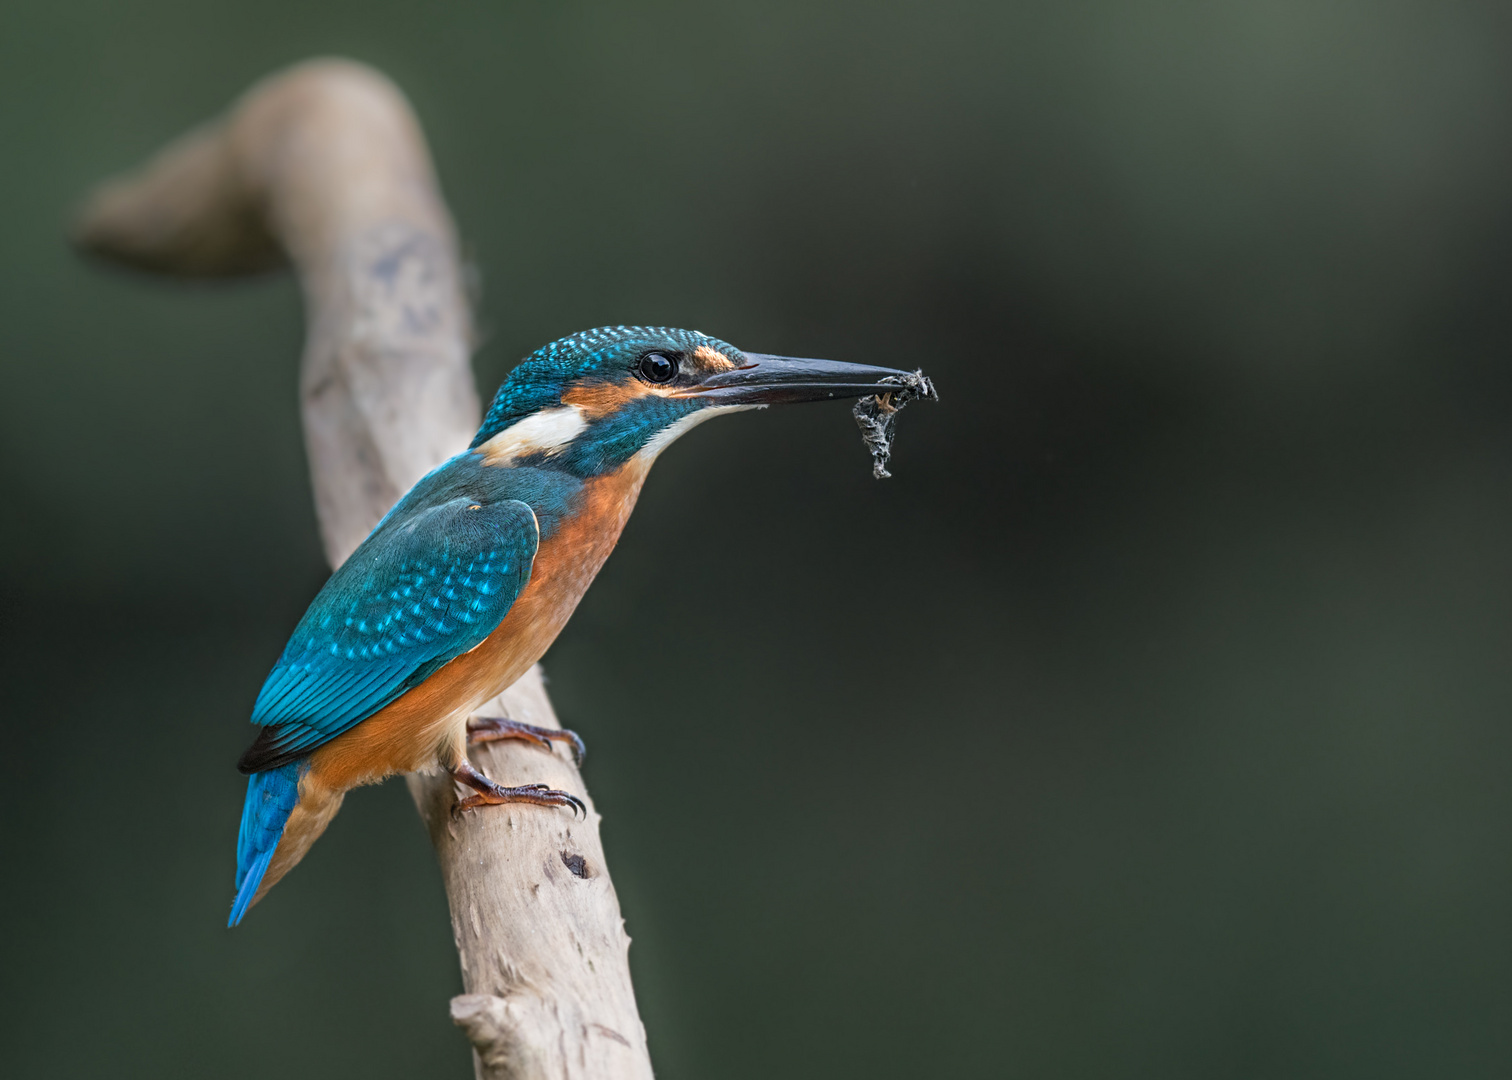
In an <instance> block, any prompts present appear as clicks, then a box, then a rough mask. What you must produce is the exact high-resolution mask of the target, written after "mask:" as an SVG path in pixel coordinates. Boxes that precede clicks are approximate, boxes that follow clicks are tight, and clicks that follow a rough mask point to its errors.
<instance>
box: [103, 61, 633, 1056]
mask: <svg viewBox="0 0 1512 1080" xmlns="http://www.w3.org/2000/svg"><path fill="white" fill-rule="evenodd" d="M74 240H75V243H76V244H77V245H78V246H79V247H81V248H82V249H84V250H86V251H89V252H92V253H94V254H98V255H101V256H104V257H107V258H109V259H112V260H114V261H117V262H122V263H127V264H130V265H133V266H137V267H140V268H143V269H147V270H151V271H155V272H158V273H165V274H173V275H180V276H190V277H206V276H233V275H241V274H248V273H255V272H258V271H262V270H268V269H273V268H276V267H278V266H281V265H283V264H284V263H285V262H289V263H292V264H293V267H294V269H295V271H296V272H297V273H298V275H299V279H300V282H301V285H302V286H303V289H304V295H305V302H306V308H307V318H308V333H307V338H306V342H305V350H304V360H303V366H302V372H301V379H300V402H301V409H302V414H303V420H304V433H305V442H306V445H307V448H308V452H309V460H310V472H311V482H312V484H313V486H314V490H315V505H316V510H317V512H318V515H319V520H320V531H321V537H322V539H323V541H324V544H325V551H326V556H327V558H328V559H329V560H330V563H331V565H332V566H333V567H335V566H339V565H340V564H341V562H342V561H343V560H344V559H346V557H347V556H348V555H350V554H351V552H352V550H353V549H354V548H356V546H357V545H358V543H360V542H361V541H362V539H363V537H365V536H366V535H367V534H368V532H369V530H371V529H372V527H373V526H374V525H375V524H377V522H378V519H379V518H381V517H382V516H383V514H384V513H385V512H387V510H388V508H389V507H390V506H392V505H393V504H394V502H395V501H396V500H397V499H398V498H399V496H400V495H402V494H403V493H404V492H405V491H407V490H408V489H409V488H410V486H411V485H413V484H414V483H415V481H416V480H418V479H420V477H421V476H423V475H424V474H425V473H426V472H428V471H429V470H430V469H431V468H433V467H435V466H436V465H438V464H439V463H440V462H442V461H444V460H445V459H446V458H447V457H449V456H451V455H452V454H455V453H457V452H458V451H460V450H462V449H463V448H465V447H466V445H467V443H468V440H469V439H470V438H471V436H472V433H473V432H474V431H475V430H476V428H477V426H478V422H479V414H480V409H479V403H478V397H477V394H476V392H475V390H474V386H473V380H472V371H471V368H470V364H469V356H470V352H471V318H470V313H469V311H468V305H467V300H466V297H465V295H464V290H463V285H462V273H461V269H460V263H459V259H458V256H457V243H456V236H455V231H454V229H453V226H452V222H451V218H450V216H449V214H448V213H447V210H446V206H445V204H444V203H443V202H442V199H441V196H440V193H439V190H438V188H437V183H436V177H435V173H434V170H433V168H432V166H431V161H430V155H429V153H428V151H427V149H426V146H425V139H424V136H423V135H422V133H421V131H420V127H419V124H418V123H417V122H416V120H415V117H414V114H413V113H412V112H411V111H410V108H409V106H408V104H407V103H406V102H405V100H404V97H403V95H401V94H400V93H399V91H398V90H397V88H395V87H394V86H393V84H392V83H390V82H389V81H388V80H387V79H385V78H384V77H383V76H382V75H380V74H378V73H377V72H375V71H373V70H372V69H370V68H366V67H363V66H361V65H358V64H353V63H349V62H345V61H336V60H325V61H315V62H311V63H307V64H302V65H299V66H297V67H294V68H291V69H289V70H287V71H284V72H281V73H279V74H276V75H274V76H272V77H270V78H268V79H266V80H265V81H263V82H261V83H259V84H257V85H256V86H254V87H253V88H252V89H251V90H249V91H248V92H247V93H246V94H245V95H244V96H243V97H242V98H241V100H240V101H239V102H237V103H236V104H235V105H234V106H233V107H232V109H231V110H230V111H229V113H228V114H227V115H226V116H225V117H224V118H222V119H220V120H217V121H214V122H212V123H211V124H208V125H206V126H205V127H202V128H200V129H198V130H196V131H193V132H190V133H189V134H188V135H185V136H184V137H182V138H181V139H179V140H178V141H176V142H174V143H172V144H171V145H169V146H168V147H167V148H166V149H164V150H163V151H162V152H161V153H159V154H158V156H157V157H156V158H154V159H153V160H152V161H150V162H149V163H148V164H147V165H146V166H144V167H143V168H142V169H141V170H140V171H138V172H136V173H135V174H133V175H130V176H127V177H125V178H123V179H118V180H114V181H111V182H109V183H107V184H105V185H104V186H103V187H102V188H101V189H100V190H99V191H97V192H96V193H95V194H94V195H93V196H92V197H91V198H90V200H89V201H88V203H87V205H86V206H85V208H84V210H83V212H82V213H81V215H80V218H79V221H78V223H77V226H76V229H75V232H74ZM484 712H485V713H487V714H489V715H501V716H509V717H511V718H513V719H516V720H523V721H526V722H527V723H531V724H537V725H541V726H547V727H557V726H560V725H559V724H558V722H557V719H556V715H555V713H554V712H553V711H552V708H551V703H550V701H549V700H548V699H547V697H546V692H545V689H544V687H543V686H542V680H541V673H540V670H539V668H536V669H535V670H532V671H531V672H530V673H529V674H528V675H526V676H525V677H524V678H522V679H521V680H520V681H519V682H518V683H516V684H515V685H514V686H512V687H511V688H510V689H508V690H506V691H505V692H504V693H503V694H502V695H500V696H499V698H498V699H497V700H496V701H494V702H493V703H491V705H490V706H489V707H488V708H486V709H485V710H484ZM472 759H473V763H474V764H475V765H476V766H478V767H479V768H481V769H482V770H483V771H484V772H486V773H487V774H488V775H489V776H490V777H491V778H493V779H494V780H497V781H498V782H500V783H502V784H506V785H516V784H523V783H545V784H548V785H550V786H551V787H554V788H560V789H563V790H566V791H570V792H572V793H573V794H575V795H577V796H578V797H579V798H581V799H582V800H583V801H584V803H585V804H586V805H587V807H588V815H587V820H586V821H583V822H578V821H575V820H573V818H572V817H571V815H569V814H566V813H552V812H548V811H542V810H540V809H538V808H533V807H517V806H501V807H494V808H490V809H489V810H487V811H486V812H483V813H473V814H469V815H465V816H463V817H462V818H460V819H454V818H453V816H452V814H451V807H452V805H453V803H454V802H455V799H456V795H455V792H454V790H453V786H452V783H451V781H450V779H449V778H447V777H445V776H437V777H416V776H411V777H409V778H408V782H409V788H410V793H411V794H412V795H413V797H414V800H415V805H416V806H417V807H418V808H419V810H420V814H421V816H422V817H423V818H424V819H425V822H426V825H427V827H428V828H429V831H430V836H431V840H432V842H433V843H434V844H435V847H436V855H437V857H438V859H439V860H440V863H441V873H442V876H443V878H444V880H445V883H446V895H447V899H448V901H449V903H450V906H451V919H452V933H453V936H454V939H455V941H456V944H457V952H458V955H459V958H460V961H461V965H462V981H463V985H464V987H465V989H466V993H464V994H462V995H461V996H459V997H457V998H454V999H453V1000H452V1006H451V1008H452V1017H453V1019H454V1020H455V1021H456V1023H457V1024H458V1025H459V1026H460V1027H462V1028H463V1030H464V1031H466V1033H467V1035H468V1037H469V1038H470V1039H471V1040H472V1043H473V1047H474V1051H475V1054H474V1062H475V1065H476V1068H477V1075H478V1076H479V1077H480V1078H489V1080H495V1078H503V1077H511V1078H531V1080H534V1078H536V1077H542V1078H544V1077H547V1076H550V1077H553V1078H555V1077H568V1078H574V1080H576V1078H587V1077H593V1078H595V1080H601V1078H613V1080H621V1078H623V1080H632V1078H634V1080H648V1078H649V1077H650V1076H651V1062H650V1057H649V1055H648V1053H647V1049H646V1035H645V1029H644V1028H643V1027H642V1025H641V1022H640V1017H639V1014H638V1013H637V1011H636V1006H635V992H634V989H633V987H632V985H631V982H630V968H629V956H628V950H629V945H630V939H629V937H628V936H626V934H625V930H624V922H623V920H622V919H621V917H620V910H619V900H618V898H617V897H616V896H615V892H614V886H613V885H612V884H611V882H610V880H609V871H608V867H607V866H606V864H605V862H604V852H603V847H602V845H601V843H600V841H599V821H600V818H599V815H598V813H597V812H596V811H595V810H594V808H593V803H592V801H591V800H590V799H589V797H588V793H587V791H586V789H585V788H584V787H583V781H582V777H581V776H579V775H578V771H577V769H576V768H574V767H573V766H572V764H570V763H569V762H568V761H566V760H565V759H564V758H563V757H562V756H560V755H547V754H545V753H543V752H542V751H541V750H539V749H537V748H535V747H531V746H527V745H525V744H523V743H519V742H516V741H504V742H493V743H486V744H483V745H481V746H478V747H475V748H474V749H473V750H472Z"/></svg>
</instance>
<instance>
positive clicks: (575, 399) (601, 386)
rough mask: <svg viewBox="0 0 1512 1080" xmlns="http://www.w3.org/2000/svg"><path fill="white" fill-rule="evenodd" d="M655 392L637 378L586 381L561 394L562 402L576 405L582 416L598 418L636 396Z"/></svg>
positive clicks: (617, 408)
mask: <svg viewBox="0 0 1512 1080" xmlns="http://www.w3.org/2000/svg"><path fill="white" fill-rule="evenodd" d="M655 392H656V391H654V390H653V389H652V388H651V387H649V386H647V385H646V384H645V383H643V382H641V381H639V380H638V379H637V380H632V381H630V382H628V383H587V384H584V385H581V386H574V387H571V388H570V389H568V390H567V392H566V393H564V394H563V395H562V404H563V405H576V406H577V407H578V408H579V409H582V410H583V416H584V418H586V419H588V420H599V419H602V418H603V417H605V416H608V415H609V414H610V413H612V412H617V411H618V410H619V409H621V408H623V407H624V406H625V405H627V404H628V403H630V402H631V401H634V400H635V399H636V398H640V397H645V396H646V395H648V394H653V393H655Z"/></svg>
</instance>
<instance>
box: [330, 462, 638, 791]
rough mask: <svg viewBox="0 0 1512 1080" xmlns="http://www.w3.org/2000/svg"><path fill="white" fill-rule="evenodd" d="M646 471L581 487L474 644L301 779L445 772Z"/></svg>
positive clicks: (556, 625) (573, 595)
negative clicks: (514, 593) (523, 580)
mask: <svg viewBox="0 0 1512 1080" xmlns="http://www.w3.org/2000/svg"><path fill="white" fill-rule="evenodd" d="M649 464H650V463H649V462H641V461H640V460H639V459H632V460H631V461H630V462H629V463H628V464H626V465H625V466H624V467H622V468H621V469H619V471H617V472H614V473H610V474H608V475H606V476H600V477H595V478H594V479H592V480H590V481H588V482H587V483H586V484H585V485H584V486H583V490H582V492H581V493H580V494H579V496H578V501H577V503H576V505H575V507H574V512H573V513H572V515H571V516H570V517H568V518H566V519H564V520H563V522H562V524H561V525H560V526H558V528H557V530H556V532H554V533H553V534H552V535H551V536H550V537H549V538H548V539H545V540H543V541H542V542H541V546H540V549H539V550H538V551H537V552H536V557H535V564H534V565H533V566H532V568H531V571H530V581H529V582H528V583H527V584H526V586H525V589H524V590H523V591H522V592H521V593H520V595H519V597H518V598H517V599H516V600H515V602H514V605H513V606H512V607H511V608H510V609H509V614H508V615H506V616H505V617H504V621H503V622H501V623H500V624H499V625H498V628H497V629H495V630H494V632H493V633H492V634H490V635H489V636H488V637H487V638H486V639H485V640H484V641H483V643H482V644H480V645H479V646H477V648H475V649H473V650H472V651H470V652H467V653H464V654H463V655H461V656H459V657H457V658H456V659H455V660H453V661H451V662H450V663H449V664H447V665H445V666H444V667H442V668H441V669H440V670H438V671H437V672H436V673H435V674H434V675H432V676H431V677H430V678H428V679H426V680H425V682H423V683H421V684H420V685H419V686H417V687H415V688H414V689H413V690H410V691H409V692H408V693H406V694H404V695H403V696H402V697H399V698H397V699H396V700H395V701H393V702H391V703H390V704H388V705H386V706H385V707H384V708H382V709H380V710H379V711H378V712H376V713H374V714H373V715H372V716H370V717H368V718H367V719H366V720H363V721H362V722H361V723H360V724H358V725H357V726H356V727H354V728H352V729H351V730H350V731H347V732H345V733H343V734H342V735H339V736H337V737H336V738H335V739H332V740H331V741H330V742H328V743H326V744H325V745H324V746H322V747H321V748H320V749H318V750H316V751H315V753H314V754H312V755H311V757H310V776H309V778H310V779H311V780H313V781H315V782H316V783H318V784H320V785H322V786H324V787H327V788H329V789H333V790H337V791H345V790H347V789H348V788H352V787H356V786H357V785H359V784H370V783H375V782H376V781H378V780H382V779H383V778H384V777H386V776H393V775H394V774H395V773H401V772H417V771H420V770H422V769H426V768H431V767H434V766H435V765H436V764H437V763H438V761H439V763H440V764H441V765H443V766H450V765H453V764H455V763H456V762H457V761H459V760H460V759H461V756H462V754H463V753H465V751H466V746H465V738H466V735H465V726H466V723H467V718H468V717H469V716H470V715H472V713H473V712H474V711H475V710H476V709H477V708H478V707H479V706H481V705H483V704H484V703H485V702H487V701H489V700H490V699H491V698H493V697H495V696H497V695H498V694H499V693H500V692H502V691H503V690H504V689H505V688H507V687H508V686H509V685H510V684H511V683H513V682H514V681H515V680H516V679H518V678H519V677H520V676H521V675H523V674H525V672H526V671H527V670H529V668H530V665H532V664H534V663H535V662H536V661H537V660H539V659H540V658H541V656H542V654H544V653H545V652H546V650H547V649H548V648H550V647H551V643H552V642H553V641H555V640H556V636H557V634H558V633H560V632H561V630H562V627H563V626H564V625H566V623H567V620H568V618H570V617H571V615H572V612H573V611H574V610H575V609H576V608H577V605H578V601H579V600H581V599H582V598H583V593H585V592H586V591H587V590H588V586H589V585H591V584H592V583H593V579H594V576H595V575H597V574H598V572H599V568H600V567H602V566H603V565H604V560H605V559H607V558H608V557H609V553H610V552H611V551H613V550H614V545H615V543H616V542H618V540H619V537H620V533H621V532H622V531H623V530H624V528H625V522H626V521H627V520H629V517H630V511H631V510H633V509H634V508H635V500H636V498H637V497H638V496H639V495H640V489H641V485H642V484H643V483H644V482H645V479H646V472H647V470H648V468H649Z"/></svg>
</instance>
